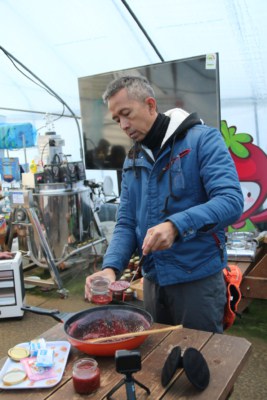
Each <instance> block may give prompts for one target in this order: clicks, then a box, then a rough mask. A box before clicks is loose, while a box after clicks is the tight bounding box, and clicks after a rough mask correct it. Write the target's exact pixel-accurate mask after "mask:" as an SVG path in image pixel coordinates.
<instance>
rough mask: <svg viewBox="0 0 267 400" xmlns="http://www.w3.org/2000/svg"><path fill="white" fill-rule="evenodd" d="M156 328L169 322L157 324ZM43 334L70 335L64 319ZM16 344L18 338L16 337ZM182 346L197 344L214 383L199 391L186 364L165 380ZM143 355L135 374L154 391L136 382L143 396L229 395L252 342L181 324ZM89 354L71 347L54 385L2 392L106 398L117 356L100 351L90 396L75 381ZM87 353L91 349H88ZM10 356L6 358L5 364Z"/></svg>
mask: <svg viewBox="0 0 267 400" xmlns="http://www.w3.org/2000/svg"><path fill="white" fill-rule="evenodd" d="M153 327H154V328H160V327H164V325H160V324H154V326H153ZM41 337H44V338H45V339H46V340H51V341H54V340H66V335H65V333H64V329H63V324H61V323H59V324H57V325H56V326H54V327H53V328H51V329H49V330H48V331H46V332H44V333H43V335H41ZM14 345H15V343H14ZM178 345H179V346H181V348H182V349H185V348H187V347H194V348H196V349H198V350H200V351H201V353H202V354H203V356H204V357H205V359H206V361H207V363H208V366H209V369H210V383H209V386H208V387H207V388H206V389H205V390H204V391H203V392H199V391H198V390H197V389H195V388H194V387H193V386H192V384H191V383H190V382H189V381H188V379H187V377H186V375H185V373H184V371H183V369H178V370H177V372H176V374H175V376H174V378H173V380H172V381H171V382H170V384H169V386H167V387H166V388H163V387H162V386H161V380H160V377H161V370H162V367H163V365H164V362H165V360H166V358H167V355H168V353H169V352H170V351H171V349H172V348H173V347H174V346H178ZM139 350H140V352H141V357H142V369H141V370H140V371H138V372H137V373H135V374H133V377H134V378H135V379H137V381H139V382H141V383H142V384H144V385H145V386H147V387H148V388H149V389H150V391H151V395H150V396H148V395H147V394H146V392H145V391H144V389H142V388H140V387H139V386H138V385H135V389H136V398H137V399H149V400H150V399H151V400H152V399H153V400H154V399H164V400H177V399H193V398H194V399H197V400H201V399H205V400H207V399H210V400H217V399H226V398H227V397H228V394H229V392H230V391H231V389H232V388H233V386H234V384H235V382H236V380H237V378H238V376H239V374H240V372H241V370H242V368H243V367H244V365H245V363H246V361H247V359H248V356H249V353H250V350H251V344H250V343H249V342H248V341H247V340H246V339H244V338H239V337H234V336H228V335H219V334H212V333H209V332H202V331H196V330H192V329H185V328H183V329H180V330H176V331H173V332H171V333H170V332H169V333H159V334H154V335H150V336H149V337H148V338H147V339H146V340H145V341H144V343H143V344H142V345H141V346H140V347H139ZM84 356H85V355H84V354H83V353H81V352H80V351H78V350H77V349H75V348H73V347H72V348H71V351H70V355H69V359H68V363H67V366H66V369H65V372H64V375H63V378H62V380H61V382H60V383H59V384H58V385H57V386H54V387H53V388H49V389H41V390H40V389H29V390H15V389H14V390H2V391H0V398H3V399H5V400H9V399H10V400H16V399H18V400H26V399H27V400H77V399H82V398H89V399H92V400H100V399H104V398H105V396H106V394H107V393H108V392H109V391H110V390H111V389H112V388H113V387H114V386H115V385H116V384H117V383H118V382H120V381H121V380H122V379H123V378H124V375H121V374H119V373H117V372H116V370H115V362H114V358H113V357H97V361H98V364H99V367H100V370H101V387H100V388H99V389H98V391H97V392H96V393H95V394H93V395H90V396H89V397H88V396H85V395H83V396H81V395H78V394H76V393H75V392H74V389H73V386H72V379H71V374H72V364H73V362H74V360H76V359H77V358H82V357H84ZM86 356H87V355H86ZM4 361H5V358H4V359H2V360H0V366H1V367H2V365H3V363H4ZM112 398H113V399H116V400H117V399H123V400H125V399H126V389H125V385H123V386H122V387H121V388H120V389H119V390H118V391H116V393H115V394H114V395H113V397H112Z"/></svg>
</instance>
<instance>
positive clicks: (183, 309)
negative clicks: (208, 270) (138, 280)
mask: <svg viewBox="0 0 267 400" xmlns="http://www.w3.org/2000/svg"><path fill="white" fill-rule="evenodd" d="M225 303H226V284H225V281H224V277H223V272H222V271H220V272H218V273H216V274H214V275H212V276H209V277H207V278H204V279H200V280H197V281H194V282H187V283H178V284H175V285H170V286H164V287H160V286H159V285H157V284H155V283H154V282H151V281H149V280H147V279H144V306H145V309H146V310H147V311H148V312H149V313H150V314H151V315H152V316H153V319H154V321H155V322H158V323H161V324H168V325H179V324H182V325H183V326H184V327H185V328H192V329H198V330H202V331H208V332H217V333H222V332H223V324H222V321H223V315H224V307H225Z"/></svg>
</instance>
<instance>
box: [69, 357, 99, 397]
mask: <svg viewBox="0 0 267 400" xmlns="http://www.w3.org/2000/svg"><path fill="white" fill-rule="evenodd" d="M72 381H73V386H74V390H75V391H76V392H77V393H80V394H89V393H93V392H95V391H96V390H97V389H98V388H99V387H100V370H99V368H98V364H97V362H96V360H95V359H93V358H82V359H80V360H78V361H75V362H74V364H73V368H72Z"/></svg>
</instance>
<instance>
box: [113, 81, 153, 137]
mask: <svg viewBox="0 0 267 400" xmlns="http://www.w3.org/2000/svg"><path fill="white" fill-rule="evenodd" d="M108 108H109V110H110V112H111V115H112V119H113V120H114V121H115V122H117V123H118V124H119V125H120V127H121V129H122V130H123V131H124V132H125V133H126V134H127V135H128V136H129V137H130V138H131V139H132V140H134V141H136V142H141V141H142V140H143V139H144V138H145V136H146V134H147V133H148V132H149V130H150V128H151V127H152V125H153V123H154V121H155V119H156V117H157V111H156V101H155V99H154V98H152V97H147V98H146V99H145V100H144V101H139V100H134V99H131V98H129V97H128V93H127V90H126V89H121V90H120V91H119V92H118V93H116V94H115V95H114V96H112V97H111V98H110V99H109V101H108Z"/></svg>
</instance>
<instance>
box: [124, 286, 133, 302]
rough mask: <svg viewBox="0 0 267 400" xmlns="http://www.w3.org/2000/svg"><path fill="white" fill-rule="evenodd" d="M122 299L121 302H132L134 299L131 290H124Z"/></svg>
mask: <svg viewBox="0 0 267 400" xmlns="http://www.w3.org/2000/svg"><path fill="white" fill-rule="evenodd" d="M122 297H123V301H131V300H133V298H134V293H133V290H132V289H131V288H128V289H126V290H125V291H124V292H123V295H122Z"/></svg>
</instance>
